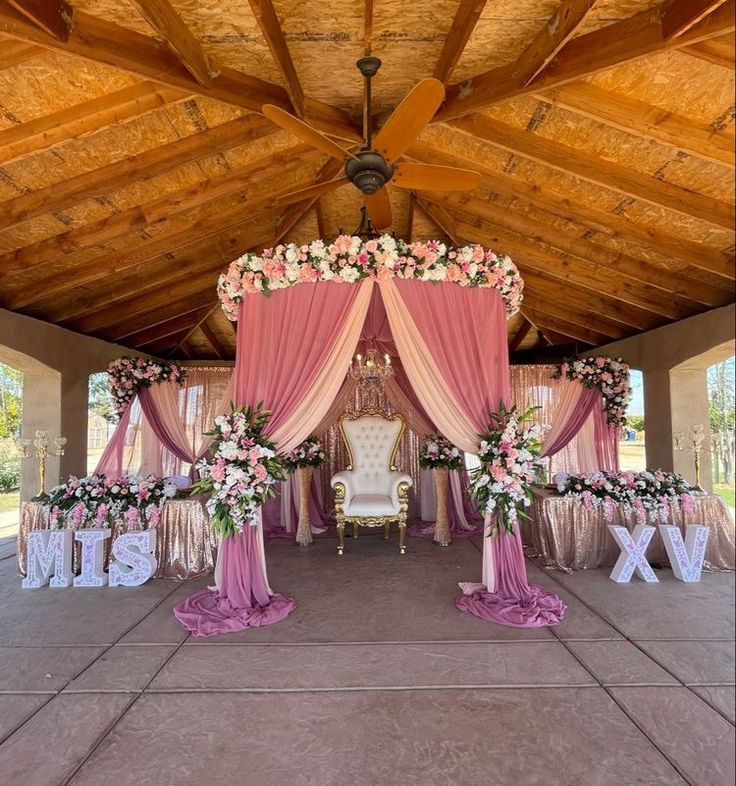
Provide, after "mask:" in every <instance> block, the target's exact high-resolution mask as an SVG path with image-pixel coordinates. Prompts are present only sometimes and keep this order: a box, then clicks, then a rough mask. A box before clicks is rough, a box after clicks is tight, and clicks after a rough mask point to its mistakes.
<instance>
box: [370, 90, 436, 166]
mask: <svg viewBox="0 0 736 786" xmlns="http://www.w3.org/2000/svg"><path fill="white" fill-rule="evenodd" d="M444 100H445V87H444V85H443V84H442V82H440V81H439V80H438V79H422V81H421V82H419V83H418V84H416V85H415V86H414V87H413V88H412V89H411V90H410V91H409V93H408V95H406V96H405V97H404V100H403V101H402V102H401V103H400V104H399V105H398V106H397V107H396V109H394V111H393V113H392V114H391V117H389V119H388V120H387V121H386V122H385V124H384V126H383V128H382V129H381V130H380V131H379V132H378V133H377V134H376V138H375V140H374V144H373V147H374V149H375V150H376V151H377V152H378V153H380V154H381V155H382V156H383V157H384V158H385V159H386V161H388V163H389V164H390V163H392V162H393V161H396V159H397V158H398V157H399V156H400V155H401V154H402V153H403V152H404V151H405V150H408V149H409V147H410V145H411V144H412V142H414V141H415V140H416V138H417V137H418V136H419V134H421V133H422V131H423V130H424V127H425V126H426V125H427V123H429V121H430V120H431V119H432V118H433V117H434V113H435V112H436V111H437V110H438V109H439V108H440V104H441V103H442V102H443V101H444Z"/></svg>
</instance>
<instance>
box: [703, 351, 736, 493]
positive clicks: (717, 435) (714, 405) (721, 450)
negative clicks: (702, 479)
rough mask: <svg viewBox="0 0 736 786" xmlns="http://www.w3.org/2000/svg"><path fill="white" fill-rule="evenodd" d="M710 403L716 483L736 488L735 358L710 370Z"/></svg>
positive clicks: (709, 413)
mask: <svg viewBox="0 0 736 786" xmlns="http://www.w3.org/2000/svg"><path fill="white" fill-rule="evenodd" d="M708 399H709V412H708V415H709V425H710V431H711V439H712V445H711V447H712V450H713V475H714V480H715V482H716V483H718V482H722V483H723V482H725V483H726V484H733V482H734V447H735V446H734V428H736V402H735V401H734V399H735V391H734V359H733V358H731V359H730V360H727V361H725V362H724V363H718V364H716V365H715V366H711V367H710V368H709V369H708Z"/></svg>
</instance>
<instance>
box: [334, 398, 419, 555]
mask: <svg viewBox="0 0 736 786" xmlns="http://www.w3.org/2000/svg"><path fill="white" fill-rule="evenodd" d="M367 416H370V417H380V418H383V419H384V420H389V421H392V420H398V421H400V423H401V428H400V429H399V433H398V434H397V435H396V440H395V441H394V445H393V447H392V448H391V453H390V455H389V470H390V471H391V472H396V471H397V470H396V463H395V462H396V453H397V451H398V449H399V445H400V443H401V438H402V437H403V436H404V432H405V431H406V421H405V420H404V418H403V417H401V415H399V414H398V412H394V413H393V414H392V415H387V414H386V413H385V412H381V411H380V410H363V411H362V412H354V413H351V412H346V413H345V414H343V415H341V416H340V418H339V419H338V421H337V427H338V430H339V431H340V436H341V437H342V441H343V444H344V445H345V450H346V451H347V454H348V466H347V467H346V469H347V470H352V469H353V468H354V462H355V458H354V456H353V451H352V448H351V447H350V441H349V440H348V437H347V434H346V433H345V428H344V423H345V421H346V420H360V418H362V417H367ZM333 488H334V490H335V518H336V519H337V553H338V554H339V555H342V553H343V551H344V549H345V525H346V524H352V525H353V538H357V537H358V528H359V527H383V538H384V540H388V539H389V535H390V531H391V524H392V523H393V522H394V521H395V522H397V524H398V526H399V553H400V554H405V553H406V517H407V512H408V510H409V484H408V483H406V482H402V483H399V487H398V497H399V511H398V513H392V514H390V515H387V516H346V515H345V513H344V510H343V507H344V504H345V484H343V483H340V482H339V481H338V482H337V483H335V485H334V487H333Z"/></svg>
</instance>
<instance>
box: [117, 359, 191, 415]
mask: <svg viewBox="0 0 736 786" xmlns="http://www.w3.org/2000/svg"><path fill="white" fill-rule="evenodd" d="M107 373H108V375H109V377H108V385H109V387H110V394H111V396H112V401H113V406H114V407H115V412H117V414H118V417H120V415H122V414H123V412H125V410H126V408H127V406H128V404H130V402H131V401H132V400H133V399H134V398H135V394H136V393H137V392H138V391H139V390H140V389H141V388H150V387H151V385H153V384H154V383H157V382H165V381H167V380H171V381H172V382H175V383H176V384H177V385H183V384H184V380H185V379H186V371H185V370H184V369H183V368H182V367H181V366H178V365H176V364H175V363H166V362H165V361H163V360H153V359H152V358H145V357H128V356H125V357H121V358H118V359H117V360H113V361H112V362H111V363H110V365H109V366H108V367H107Z"/></svg>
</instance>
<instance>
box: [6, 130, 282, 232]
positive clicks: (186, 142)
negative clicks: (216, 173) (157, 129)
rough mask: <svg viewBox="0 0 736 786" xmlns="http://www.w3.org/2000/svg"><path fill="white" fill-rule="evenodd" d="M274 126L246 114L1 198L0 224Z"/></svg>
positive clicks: (62, 204) (51, 209)
mask: <svg viewBox="0 0 736 786" xmlns="http://www.w3.org/2000/svg"><path fill="white" fill-rule="evenodd" d="M275 131H276V129H275V126H273V125H272V124H271V123H269V122H268V120H266V118H265V117H261V116H260V115H247V116H246V117H240V118H237V119H236V120H231V121H229V122H227V123H223V124H222V125H219V126H215V127H214V128H210V129H207V131H203V132H202V133H199V134H193V135H192V136H188V137H184V139H177V140H175V141H174V142H169V144H167V145H162V146H161V147H155V148H153V149H151V150H146V151H145V152H143V153H138V155H135V156H130V157H129V158H124V159H122V160H120V161H116V162H114V163H112V164H108V165H107V166H104V167H102V168H100V169H93V170H92V171H90V172H84V173H83V174H81V175H77V176H76V177H72V178H69V179H68V180H64V181H62V182H60V183H52V184H51V185H50V186H47V187H46V188H40V189H38V190H36V191H30V192H28V193H27V194H22V195H21V196H18V197H16V198H15V199H8V200H6V201H5V202H0V229H5V228H7V227H9V226H12V225H13V224H14V223H18V222H20V221H26V220H28V219H30V218H34V217H35V216H40V215H43V214H44V213H53V212H54V211H57V210H61V209H62V208H68V207H69V206H70V205H73V204H77V203H78V202H81V201H83V200H84V199H88V198H89V197H94V196H100V195H102V194H108V193H110V192H111V191H113V190H115V189H116V188H121V187H122V186H126V185H130V183H131V182H133V181H135V180H139V179H142V178H144V177H145V178H147V177H154V176H155V175H158V174H161V173H162V172H166V171H168V170H169V169H173V168H174V167H175V166H179V165H181V164H186V163H189V162H190V161H196V160H197V159H198V158H203V157H204V156H207V155H212V154H213V153H216V152H222V151H223V150H227V149H228V148H231V147H235V146H236V145H242V144H244V143H245V142H249V141H252V140H255V139H260V138H261V137H264V136H268V135H269V134H273V133H275Z"/></svg>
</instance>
